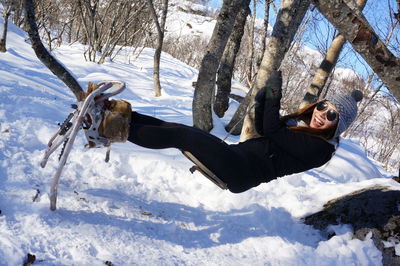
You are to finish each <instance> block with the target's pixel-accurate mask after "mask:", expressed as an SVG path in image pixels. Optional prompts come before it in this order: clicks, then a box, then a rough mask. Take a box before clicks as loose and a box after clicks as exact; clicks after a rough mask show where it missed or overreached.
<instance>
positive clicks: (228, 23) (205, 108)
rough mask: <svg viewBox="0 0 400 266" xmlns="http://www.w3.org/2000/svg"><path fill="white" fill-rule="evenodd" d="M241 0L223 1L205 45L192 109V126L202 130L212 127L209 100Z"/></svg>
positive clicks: (208, 129)
mask: <svg viewBox="0 0 400 266" xmlns="http://www.w3.org/2000/svg"><path fill="white" fill-rule="evenodd" d="M242 1H243V0H231V1H230V0H224V1H223V3H222V7H221V10H220V12H219V15H218V17H217V23H216V25H215V28H214V31H213V34H212V36H211V39H210V42H209V43H208V45H207V47H206V54H205V55H204V57H203V60H202V62H201V66H200V70H199V75H198V78H197V82H196V88H195V90H194V97H193V107H192V109H193V124H194V126H195V127H197V128H200V129H202V130H204V131H210V130H211V129H212V128H213V123H212V114H211V102H212V98H213V94H214V87H215V79H216V73H217V70H218V66H219V62H220V60H221V57H222V53H223V52H224V49H225V46H226V43H227V41H228V38H229V35H230V34H231V32H232V28H233V24H234V22H235V18H236V14H237V13H238V11H239V7H240V4H241V3H242Z"/></svg>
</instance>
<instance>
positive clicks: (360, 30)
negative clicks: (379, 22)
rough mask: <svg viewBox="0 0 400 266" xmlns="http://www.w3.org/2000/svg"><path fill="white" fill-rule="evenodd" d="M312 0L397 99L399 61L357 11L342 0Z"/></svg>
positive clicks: (399, 96) (399, 77)
mask: <svg viewBox="0 0 400 266" xmlns="http://www.w3.org/2000/svg"><path fill="white" fill-rule="evenodd" d="M312 2H313V3H314V5H315V6H316V7H317V8H318V10H319V11H320V12H321V13H322V14H323V15H324V16H325V17H326V18H327V19H328V20H329V22H330V23H332V24H333V26H335V28H336V29H338V30H339V32H340V33H341V34H343V36H344V37H345V38H346V40H347V41H349V43H350V44H351V45H352V47H353V48H354V50H355V51H357V52H358V53H359V54H360V55H361V56H362V57H363V58H364V60H365V61H366V62H367V63H368V64H369V66H370V67H371V68H372V69H373V70H374V71H375V73H376V74H377V75H378V76H379V78H380V79H381V80H382V81H383V82H384V83H385V85H386V86H387V87H388V89H389V90H390V91H391V92H392V94H393V95H394V96H395V97H396V98H397V100H399V101H400V60H399V58H397V57H396V56H394V55H393V54H392V52H390V50H389V49H388V48H387V47H386V46H385V44H384V43H383V42H382V41H381V40H380V39H379V37H378V35H377V34H376V33H375V32H374V30H373V29H372V27H371V26H370V25H369V23H368V21H367V19H366V18H365V17H364V15H363V14H362V13H361V12H360V10H357V9H355V8H350V7H349V6H348V5H347V4H346V3H344V2H343V1H330V0H318V1H317V0H312Z"/></svg>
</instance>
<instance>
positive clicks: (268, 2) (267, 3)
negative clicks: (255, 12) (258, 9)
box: [257, 0, 273, 68]
mask: <svg viewBox="0 0 400 266" xmlns="http://www.w3.org/2000/svg"><path fill="white" fill-rule="evenodd" d="M272 1H273V0H265V10H264V12H265V14H264V32H263V35H262V43H261V56H260V57H259V58H258V59H257V68H258V67H259V66H260V64H261V60H262V55H263V54H264V52H265V47H267V37H268V24H269V9H270V6H271V2H272Z"/></svg>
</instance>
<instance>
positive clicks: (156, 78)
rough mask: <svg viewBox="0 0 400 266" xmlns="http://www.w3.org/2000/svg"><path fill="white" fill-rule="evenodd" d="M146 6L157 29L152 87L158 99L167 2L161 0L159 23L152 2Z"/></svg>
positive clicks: (150, 0) (148, 2) (148, 0)
mask: <svg viewBox="0 0 400 266" xmlns="http://www.w3.org/2000/svg"><path fill="white" fill-rule="evenodd" d="M147 4H148V7H149V9H150V13H151V16H152V18H153V21H154V24H155V25H156V29H157V47H156V50H155V52H154V68H153V86H154V94H155V96H156V97H159V96H161V84H160V59H161V52H162V46H163V42H164V31H165V21H166V19H167V12H168V0H163V3H162V4H163V6H162V15H161V21H160V22H159V21H158V16H157V13H156V10H155V8H154V4H153V1H152V0H147Z"/></svg>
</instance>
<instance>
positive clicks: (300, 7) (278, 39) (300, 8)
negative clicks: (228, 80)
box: [240, 0, 310, 141]
mask: <svg viewBox="0 0 400 266" xmlns="http://www.w3.org/2000/svg"><path fill="white" fill-rule="evenodd" d="M309 5H310V1H308V0H303V1H301V0H282V1H281V7H280V9H279V12H278V16H277V19H276V22H275V25H274V28H273V31H272V35H271V37H270V39H269V42H268V46H267V48H266V50H265V52H264V55H263V59H262V61H261V65H260V67H259V69H258V73H257V77H256V80H255V85H254V86H253V88H252V90H251V98H250V101H249V102H250V107H251V106H253V104H254V96H255V95H256V94H257V92H258V91H259V90H260V89H262V88H263V87H264V86H266V82H267V80H268V79H269V78H270V76H271V74H272V73H273V72H274V71H276V70H278V69H279V67H280V65H281V62H282V60H283V58H284V56H285V54H286V52H287V51H288V49H289V47H290V44H291V43H292V40H293V38H294V36H295V34H296V31H297V29H298V27H299V25H300V23H301V21H302V20H303V18H304V16H305V14H306V12H307V10H308V7H309ZM257 136H258V134H257V132H256V130H255V127H254V109H252V110H251V111H250V112H248V113H247V115H246V117H245V120H244V123H243V127H242V133H241V135H240V140H241V141H244V140H247V139H250V138H254V137H257Z"/></svg>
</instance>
